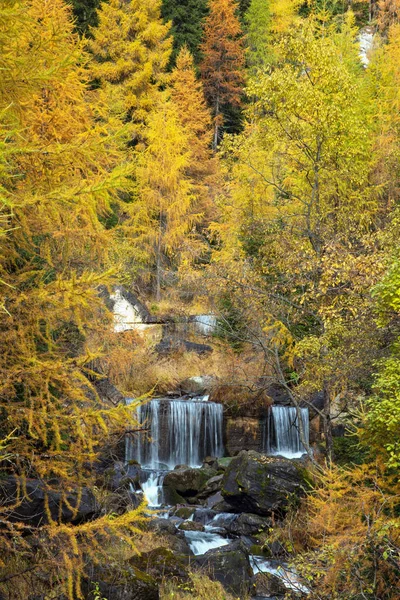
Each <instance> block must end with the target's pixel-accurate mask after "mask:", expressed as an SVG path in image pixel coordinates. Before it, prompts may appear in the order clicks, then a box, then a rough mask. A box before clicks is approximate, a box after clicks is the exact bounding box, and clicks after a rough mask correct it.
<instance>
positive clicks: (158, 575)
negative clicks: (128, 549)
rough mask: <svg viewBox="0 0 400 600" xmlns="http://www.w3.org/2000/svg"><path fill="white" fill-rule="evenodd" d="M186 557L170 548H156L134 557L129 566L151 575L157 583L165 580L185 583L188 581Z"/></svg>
mask: <svg viewBox="0 0 400 600" xmlns="http://www.w3.org/2000/svg"><path fill="white" fill-rule="evenodd" d="M185 559H186V557H180V556H179V554H176V553H175V552H172V550H170V549H168V548H155V549H154V550H150V552H143V553H142V554H141V555H140V556H134V557H133V558H131V559H130V561H129V564H130V565H132V566H134V567H136V568H138V569H140V570H141V571H142V572H145V573H147V575H150V577H152V578H153V579H154V580H155V581H157V583H161V582H162V581H163V580H164V579H166V578H167V579H168V581H171V580H174V581H176V582H178V583H179V582H183V581H187V580H188V572H187V564H186V562H187V561H186V560H185Z"/></svg>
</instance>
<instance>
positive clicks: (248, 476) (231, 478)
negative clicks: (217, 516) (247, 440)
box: [222, 450, 307, 515]
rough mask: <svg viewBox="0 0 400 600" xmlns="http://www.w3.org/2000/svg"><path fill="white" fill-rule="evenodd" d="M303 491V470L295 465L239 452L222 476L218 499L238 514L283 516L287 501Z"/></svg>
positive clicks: (304, 475) (283, 459)
mask: <svg viewBox="0 0 400 600" xmlns="http://www.w3.org/2000/svg"><path fill="white" fill-rule="evenodd" d="M305 487H307V481H306V470H305V468H304V465H303V464H302V463H300V462H299V461H294V460H288V459H285V458H280V457H277V458H275V457H267V456H264V455H261V454H258V453H257V452H251V451H250V452H246V451H244V450H243V451H242V452H240V454H239V455H238V456H237V457H236V458H235V459H234V460H233V461H232V462H231V464H230V465H229V467H228V468H227V469H226V471H225V473H224V478H223V481H222V496H223V497H224V500H225V501H226V502H227V503H228V504H230V505H231V506H232V507H233V508H235V509H236V510H237V511H240V512H251V513H255V514H259V515H270V514H271V513H273V512H277V513H278V514H279V513H284V512H285V511H286V509H287V508H288V504H289V501H290V498H294V499H297V498H298V497H299V496H300V495H301V494H302V493H303V490H304V488H305Z"/></svg>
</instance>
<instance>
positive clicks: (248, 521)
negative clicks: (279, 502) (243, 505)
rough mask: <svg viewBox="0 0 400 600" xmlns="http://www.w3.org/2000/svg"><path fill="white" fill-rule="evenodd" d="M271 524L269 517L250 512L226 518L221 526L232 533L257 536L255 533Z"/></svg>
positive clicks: (260, 531)
mask: <svg viewBox="0 0 400 600" xmlns="http://www.w3.org/2000/svg"><path fill="white" fill-rule="evenodd" d="M271 525H272V522H271V519H268V518H266V517H260V515H253V514H251V513H241V514H240V515H237V517H236V519H234V520H231V521H229V520H228V522H227V524H226V525H222V527H225V529H226V530H227V531H228V533H231V534H234V535H251V536H257V534H259V533H262V532H263V531H266V530H267V529H269V528H270V527H271Z"/></svg>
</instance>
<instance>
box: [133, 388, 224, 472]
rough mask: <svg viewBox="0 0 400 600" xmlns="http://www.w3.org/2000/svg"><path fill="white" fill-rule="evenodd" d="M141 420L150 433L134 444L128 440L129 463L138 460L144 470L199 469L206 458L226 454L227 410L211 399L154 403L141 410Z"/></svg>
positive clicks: (143, 406) (138, 438)
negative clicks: (223, 424)
mask: <svg viewBox="0 0 400 600" xmlns="http://www.w3.org/2000/svg"><path fill="white" fill-rule="evenodd" d="M128 402H129V400H128ZM137 417H138V421H139V423H141V424H142V426H144V427H146V426H147V427H148V428H149V431H148V433H147V434H146V435H143V436H141V437H139V436H138V437H137V439H136V440H135V441H133V442H132V441H131V440H130V439H127V443H126V460H132V459H135V460H137V462H138V463H140V464H141V465H142V468H144V469H150V470H153V471H157V470H172V469H174V467H176V466H177V465H183V464H184V465H188V466H189V467H199V466H201V464H202V461H203V459H204V458H206V456H216V457H218V456H222V455H223V452H224V449H223V444H222V418H223V407H222V405H221V404H215V403H214V402H208V397H199V398H198V399H194V400H160V399H158V400H151V402H148V403H146V404H143V405H141V406H139V407H138V409H137Z"/></svg>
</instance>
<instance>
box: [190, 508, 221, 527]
mask: <svg viewBox="0 0 400 600" xmlns="http://www.w3.org/2000/svg"><path fill="white" fill-rule="evenodd" d="M216 514H217V513H216V512H215V511H214V510H209V509H207V508H197V509H196V510H195V513H194V515H193V521H195V523H201V524H202V525H208V524H209V523H210V521H212V520H213V518H214V517H215V515H216Z"/></svg>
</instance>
